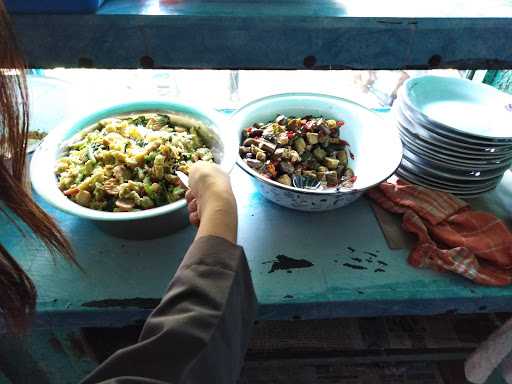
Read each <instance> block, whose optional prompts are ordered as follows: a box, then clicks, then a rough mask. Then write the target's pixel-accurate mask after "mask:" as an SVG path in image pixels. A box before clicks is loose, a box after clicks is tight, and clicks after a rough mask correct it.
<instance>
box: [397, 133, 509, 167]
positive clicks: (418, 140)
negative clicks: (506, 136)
mask: <svg viewBox="0 0 512 384" xmlns="http://www.w3.org/2000/svg"><path fill="white" fill-rule="evenodd" d="M398 124H399V129H400V135H401V136H402V137H403V136H405V137H407V139H409V140H411V141H413V142H414V143H415V144H416V145H417V146H420V147H421V148H423V149H426V150H428V151H431V152H433V153H436V154H441V155H444V156H448V157H450V158H453V159H457V160H461V161H485V162H493V161H499V162H503V161H507V160H510V159H512V154H511V155H507V154H505V155H493V154H489V153H483V154H482V153H478V154H476V153H470V152H469V153H468V152H462V151H459V150H456V149H454V147H449V146H447V145H444V144H441V143H435V142H434V143H431V142H429V141H426V140H424V139H423V138H422V137H421V136H419V135H417V134H415V133H413V132H411V131H409V130H408V129H407V128H406V127H404V126H402V125H401V124H400V123H398Z"/></svg>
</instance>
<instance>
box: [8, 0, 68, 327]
mask: <svg viewBox="0 0 512 384" xmlns="http://www.w3.org/2000/svg"><path fill="white" fill-rule="evenodd" d="M28 105H29V104H28V92H27V81H26V77H25V61H24V60H23V58H22V55H21V54H20V51H19V49H18V46H17V44H16V40H15V38H14V34H13V30H12V28H11V25H10V21H9V17H8V14H7V11H6V9H5V6H4V4H3V0H0V201H2V202H3V203H4V204H5V205H4V207H2V205H0V214H1V215H5V216H6V217H7V218H8V219H10V221H11V222H12V223H13V224H15V223H16V220H15V216H17V217H18V218H19V219H21V220H22V221H23V222H25V223H26V224H27V226H28V227H29V228H30V229H31V230H32V231H33V233H34V234H35V235H36V236H37V237H39V238H40V239H41V240H42V241H43V242H44V244H45V245H46V246H47V247H48V249H49V250H50V252H51V253H53V254H61V255H63V256H64V257H65V258H67V259H68V260H70V261H71V262H73V263H75V264H76V261H75V259H74V257H73V251H72V249H71V245H70V244H69V242H68V240H67V239H66V237H65V236H64V234H63V233H62V232H61V230H60V229H59V228H58V226H57V225H56V224H55V222H54V221H53V220H52V218H51V217H50V216H48V215H47V214H46V213H45V212H44V211H43V210H42V209H41V208H39V206H38V205H37V204H36V203H35V202H34V201H33V200H32V197H31V195H30V193H29V191H27V183H26V181H25V180H26V177H27V175H26V174H25V169H26V167H25V165H26V149H27V136H28V121H29V113H28ZM13 227H15V228H18V230H20V228H19V226H17V225H13ZM0 240H1V239H0ZM36 297H37V293H36V289H35V286H34V284H33V283H32V281H31V279H30V277H29V276H28V275H27V274H26V273H25V271H23V269H22V268H21V267H20V265H19V264H18V263H17V262H16V260H15V259H14V257H13V256H12V255H10V254H9V252H8V251H7V249H6V248H5V247H4V246H2V244H1V243H0V315H1V316H2V317H3V318H4V320H5V321H6V323H7V326H8V327H9V329H11V330H13V331H15V332H20V331H22V330H24V329H26V328H27V326H28V325H29V322H30V319H31V318H32V315H33V313H34V309H35V305H36Z"/></svg>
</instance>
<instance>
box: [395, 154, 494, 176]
mask: <svg viewBox="0 0 512 384" xmlns="http://www.w3.org/2000/svg"><path fill="white" fill-rule="evenodd" d="M408 155H409V154H408ZM411 157H413V158H411ZM404 161H406V162H407V163H408V167H409V168H410V166H409V165H413V167H414V168H415V169H417V171H416V172H415V173H417V174H419V175H422V174H423V173H426V174H430V175H432V176H433V177H441V178H443V179H446V180H462V181H466V180H475V181H482V180H489V179H495V178H497V177H501V174H500V173H499V172H498V173H490V172H488V171H474V172H469V171H467V172H465V171H456V170H446V169H439V168H437V167H436V166H435V165H433V164H431V163H430V162H428V161H425V160H422V159H418V157H417V156H406V155H405V153H404V156H403V159H402V162H404Z"/></svg>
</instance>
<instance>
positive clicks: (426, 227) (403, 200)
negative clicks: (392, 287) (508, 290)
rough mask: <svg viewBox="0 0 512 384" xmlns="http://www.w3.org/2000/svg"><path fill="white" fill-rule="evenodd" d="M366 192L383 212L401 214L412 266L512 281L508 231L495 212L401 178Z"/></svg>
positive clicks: (497, 282) (490, 280) (480, 280)
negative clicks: (410, 241) (410, 239)
mask: <svg viewBox="0 0 512 384" xmlns="http://www.w3.org/2000/svg"><path fill="white" fill-rule="evenodd" d="M366 194H367V196H369V197H370V198H371V199H373V200H374V201H375V202H376V203H377V204H378V205H380V206H381V207H382V208H384V209H386V210H387V211H390V212H393V213H399V214H402V215H403V217H402V228H403V229H404V230H406V231H407V232H411V233H413V234H415V235H416V236H417V238H418V242H417V244H416V246H415V247H414V249H413V250H412V251H411V253H410V254H409V259H408V260H409V263H410V264H411V265H413V266H415V267H420V268H426V267H428V268H433V269H436V270H439V271H445V270H448V271H452V272H455V273H458V274H460V275H462V276H465V277H467V278H468V279H471V280H473V281H475V282H476V283H480V284H484V285H495V286H503V285H508V284H511V283H512V234H511V233H510V231H509V230H508V228H507V227H506V226H505V224H504V223H503V222H502V221H501V220H499V219H498V218H496V217H495V216H494V215H492V214H490V213H486V212H477V211H473V210H472V209H471V208H470V207H469V205H468V203H466V202H465V201H463V200H461V199H459V198H457V197H455V196H453V195H451V194H449V193H444V192H439V191H433V190H430V189H427V188H423V187H420V186H417V185H412V184H409V183H407V182H405V181H403V180H401V179H395V180H388V181H387V182H384V183H381V184H380V185H379V186H378V187H376V188H373V189H371V190H370V191H368V192H367V193H366Z"/></svg>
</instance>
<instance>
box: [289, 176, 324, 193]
mask: <svg viewBox="0 0 512 384" xmlns="http://www.w3.org/2000/svg"><path fill="white" fill-rule="evenodd" d="M292 182H293V186H294V187H295V188H302V189H313V190H314V189H318V188H320V182H319V181H318V180H317V179H315V178H314V177H310V176H302V175H293V177H292Z"/></svg>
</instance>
